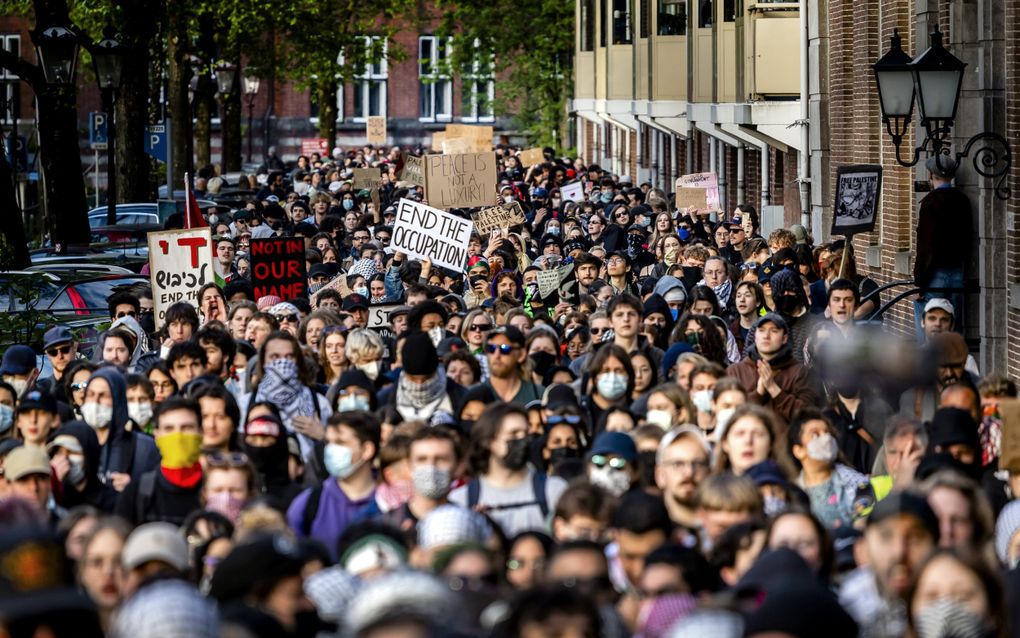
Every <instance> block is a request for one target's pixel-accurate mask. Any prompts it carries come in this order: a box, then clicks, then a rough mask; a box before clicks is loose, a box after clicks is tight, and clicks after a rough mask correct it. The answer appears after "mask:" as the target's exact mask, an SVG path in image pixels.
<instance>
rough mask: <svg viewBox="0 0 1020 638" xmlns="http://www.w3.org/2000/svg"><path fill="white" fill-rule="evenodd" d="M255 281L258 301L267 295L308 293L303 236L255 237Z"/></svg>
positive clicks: (253, 250)
mask: <svg viewBox="0 0 1020 638" xmlns="http://www.w3.org/2000/svg"><path fill="white" fill-rule="evenodd" d="M251 283H252V288H254V291H255V301H258V300H259V299H261V298H262V297H265V296H267V295H275V296H277V297H279V298H280V299H283V300H287V299H294V298H295V297H307V296H308V277H307V275H306V274H305V240H304V239H302V238H301V237H265V238H262V239H252V240H251Z"/></svg>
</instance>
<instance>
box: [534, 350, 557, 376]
mask: <svg viewBox="0 0 1020 638" xmlns="http://www.w3.org/2000/svg"><path fill="white" fill-rule="evenodd" d="M528 357H529V358H530V359H531V362H532V363H533V364H535V372H538V373H543V372H545V371H546V370H548V369H549V368H551V367H553V366H554V365H556V355H554V354H549V353H548V352H543V351H539V352H532V353H531V354H530V355H528Z"/></svg>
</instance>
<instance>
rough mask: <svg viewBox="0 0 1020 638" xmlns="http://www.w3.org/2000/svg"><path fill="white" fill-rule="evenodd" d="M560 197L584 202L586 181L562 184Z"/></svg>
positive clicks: (568, 200)
mask: <svg viewBox="0 0 1020 638" xmlns="http://www.w3.org/2000/svg"><path fill="white" fill-rule="evenodd" d="M560 197H562V198H563V201H565V202H579V203H580V202H583V201H584V183H583V182H574V183H572V184H564V185H563V186H560Z"/></svg>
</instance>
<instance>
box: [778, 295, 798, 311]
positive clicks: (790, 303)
mask: <svg viewBox="0 0 1020 638" xmlns="http://www.w3.org/2000/svg"><path fill="white" fill-rule="evenodd" d="M772 301H773V302H774V303H775V304H776V310H778V311H779V314H781V315H792V314H793V313H794V312H796V311H797V308H799V307H800V300H799V299H797V297H796V296H794V295H782V296H780V297H774V298H773V299H772Z"/></svg>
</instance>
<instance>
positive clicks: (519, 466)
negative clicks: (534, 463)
mask: <svg viewBox="0 0 1020 638" xmlns="http://www.w3.org/2000/svg"><path fill="white" fill-rule="evenodd" d="M529 443H530V441H529V440H528V439H526V438H524V439H514V440H512V441H507V442H506V454H505V455H504V456H503V467H505V468H506V469H508V470H510V471H511V472H519V471H521V470H523V469H524V466H525V465H527V464H528V444H529Z"/></svg>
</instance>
